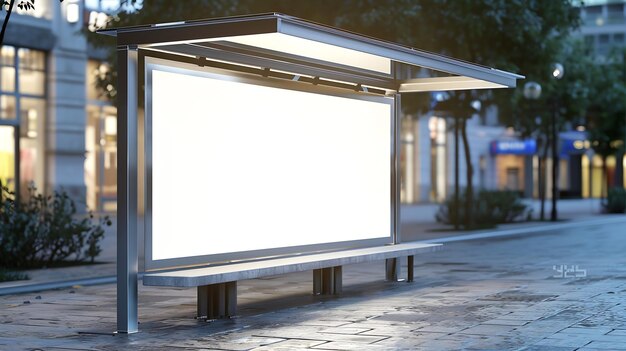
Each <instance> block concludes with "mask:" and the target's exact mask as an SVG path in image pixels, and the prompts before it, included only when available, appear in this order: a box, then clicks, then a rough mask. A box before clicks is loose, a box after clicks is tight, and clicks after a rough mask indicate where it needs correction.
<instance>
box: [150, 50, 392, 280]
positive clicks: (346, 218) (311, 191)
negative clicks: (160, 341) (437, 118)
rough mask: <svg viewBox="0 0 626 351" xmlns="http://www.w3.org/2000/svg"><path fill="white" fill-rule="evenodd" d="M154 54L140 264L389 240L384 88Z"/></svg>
mask: <svg viewBox="0 0 626 351" xmlns="http://www.w3.org/2000/svg"><path fill="white" fill-rule="evenodd" d="M155 62H158V64H157V63H154V62H153V63H149V64H147V71H146V117H147V122H146V126H147V144H146V150H147V155H146V156H147V167H148V182H147V186H148V201H147V223H146V227H147V230H146V235H147V241H146V265H147V268H149V269H150V268H162V267H169V266H174V265H184V264H189V265H191V264H199V263H203V262H204V263H206V262H212V261H217V260H231V259H237V258H250V257H261V256H263V255H266V256H267V255H272V254H283V253H300V252H309V251H312V250H319V249H331V248H335V247H336V248H345V247H352V246H354V247H358V246H360V247H362V246H368V245H378V244H380V243H389V242H391V228H392V218H393V217H392V214H393V213H392V203H393V201H392V191H391V184H392V182H391V179H392V167H391V165H392V162H391V161H392V140H393V139H392V137H393V135H392V129H393V123H392V122H393V118H392V117H393V100H392V99H391V98H387V97H383V96H371V95H366V94H361V95H357V94H356V93H354V92H349V91H348V92H347V93H346V92H345V91H343V92H342V91H341V90H338V89H332V90H331V89H329V88H321V87H317V86H313V85H311V84H305V83H296V82H274V83H272V82H271V81H270V82H268V80H264V81H261V80H259V79H257V78H250V77H237V76H232V75H224V74H223V72H216V71H215V70H214V71H202V70H200V69H199V68H198V69H195V68H192V66H183V65H181V64H177V66H176V67H174V66H171V65H165V64H162V61H160V60H156V59H155ZM255 79H256V80H255ZM207 258H208V260H207Z"/></svg>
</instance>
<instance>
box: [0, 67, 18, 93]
mask: <svg viewBox="0 0 626 351" xmlns="http://www.w3.org/2000/svg"><path fill="white" fill-rule="evenodd" d="M0 76H1V77H0V79H1V80H2V87H1V89H2V91H6V92H9V93H12V92H14V91H15V67H2V71H0Z"/></svg>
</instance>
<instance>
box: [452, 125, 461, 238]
mask: <svg viewBox="0 0 626 351" xmlns="http://www.w3.org/2000/svg"><path fill="white" fill-rule="evenodd" d="M459 196H460V194H459V117H458V116H457V115H456V114H455V116H454V218H452V220H454V230H459V223H460V222H461V218H460V216H459V214H460V212H461V201H460V200H459Z"/></svg>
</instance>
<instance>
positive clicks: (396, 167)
mask: <svg viewBox="0 0 626 351" xmlns="http://www.w3.org/2000/svg"><path fill="white" fill-rule="evenodd" d="M393 99H394V108H393V140H392V144H393V145H392V148H393V159H392V162H393V164H392V165H391V169H392V173H391V174H392V176H393V179H392V181H391V187H392V188H391V193H392V199H393V204H392V216H391V218H392V223H393V224H392V225H393V228H392V235H393V243H394V244H399V243H401V242H402V235H401V233H400V117H401V115H402V103H401V99H400V94H395V95H394V97H393Z"/></svg>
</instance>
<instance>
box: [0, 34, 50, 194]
mask: <svg viewBox="0 0 626 351" xmlns="http://www.w3.org/2000/svg"><path fill="white" fill-rule="evenodd" d="M45 87H46V54H45V52H43V51H38V50H31V49H25V48H15V47H12V46H6V45H5V46H3V47H2V49H1V50H0V119H13V120H16V122H17V123H18V124H19V126H20V127H19V136H14V135H11V143H10V144H11V145H10V147H11V155H13V156H12V159H13V160H14V165H15V156H16V155H19V159H18V162H17V165H16V166H13V167H12V168H11V171H10V172H9V171H7V170H5V171H4V173H3V174H0V177H3V179H5V180H7V179H9V178H11V182H13V185H12V186H13V189H16V188H17V185H19V190H20V193H21V195H24V194H26V192H27V191H28V186H29V185H30V183H33V182H34V184H35V186H36V187H38V189H39V191H41V192H43V191H45V189H44V185H45V184H44V145H45V144H44V141H45V139H44V126H45V124H44V123H45V113H46V100H45V90H46V89H45ZM11 128H12V129H11V133H13V131H14V130H15V127H11ZM5 134H6V133H5ZM3 137H4V136H3V135H0V138H3ZM15 137H19V138H20V139H19V147H20V150H19V151H16V149H15V146H16V145H15ZM0 143H2V147H3V148H7V147H9V146H8V145H9V144H7V141H6V140H0ZM7 157H8V156H6V152H5V153H4V154H3V155H0V167H5V166H6V165H5V163H6V160H7V159H8V158H7ZM15 167H18V168H17V169H15ZM7 172H9V173H11V174H10V175H7V174H8V173H7ZM5 173H6V174H5ZM16 179H17V180H16ZM16 181H19V183H16Z"/></svg>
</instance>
